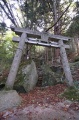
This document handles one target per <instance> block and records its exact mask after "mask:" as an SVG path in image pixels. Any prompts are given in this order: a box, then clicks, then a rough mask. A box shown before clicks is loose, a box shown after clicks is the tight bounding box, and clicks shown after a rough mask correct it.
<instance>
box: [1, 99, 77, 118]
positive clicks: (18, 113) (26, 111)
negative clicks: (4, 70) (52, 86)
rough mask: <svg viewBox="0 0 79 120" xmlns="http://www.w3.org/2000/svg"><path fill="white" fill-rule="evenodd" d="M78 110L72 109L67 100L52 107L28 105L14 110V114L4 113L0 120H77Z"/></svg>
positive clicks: (47, 105)
mask: <svg viewBox="0 0 79 120" xmlns="http://www.w3.org/2000/svg"><path fill="white" fill-rule="evenodd" d="M74 104H77V103H74ZM78 109H79V108H78V107H74V108H73V105H72V103H71V102H70V101H68V100H66V101H64V102H63V103H61V102H58V103H56V104H54V105H49V104H44V105H43V106H41V105H40V104H39V105H38V106H35V105H30V106H28V107H25V108H23V109H18V110H17V109H16V108H14V109H13V111H14V112H13V111H6V112H5V114H4V115H3V117H2V118H1V119H0V120H79V110H78Z"/></svg>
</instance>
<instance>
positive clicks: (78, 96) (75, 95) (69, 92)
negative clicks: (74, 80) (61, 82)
mask: <svg viewBox="0 0 79 120" xmlns="http://www.w3.org/2000/svg"><path fill="white" fill-rule="evenodd" d="M62 96H63V97H66V98H67V99H69V100H74V101H79V90H78V89H76V88H75V87H70V88H67V89H66V90H65V92H64V93H63V94H62Z"/></svg>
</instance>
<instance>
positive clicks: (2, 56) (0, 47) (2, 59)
mask: <svg viewBox="0 0 79 120" xmlns="http://www.w3.org/2000/svg"><path fill="white" fill-rule="evenodd" d="M13 36H14V33H13V32H11V31H7V32H6V33H5V35H0V63H1V64H0V67H1V69H3V68H4V69H5V68H7V67H9V66H10V65H11V62H12V59H13V56H14V52H15V49H16V45H15V44H14V43H13V42H12V37H13Z"/></svg>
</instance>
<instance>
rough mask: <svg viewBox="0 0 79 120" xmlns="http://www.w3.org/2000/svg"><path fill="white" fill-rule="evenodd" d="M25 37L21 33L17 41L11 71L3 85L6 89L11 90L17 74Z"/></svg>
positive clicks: (24, 34)
mask: <svg viewBox="0 0 79 120" xmlns="http://www.w3.org/2000/svg"><path fill="white" fill-rule="evenodd" d="M26 37H27V36H26V33H22V35H21V37H20V40H19V45H18V48H17V51H16V53H15V56H14V60H13V63H12V66H11V69H10V72H9V75H8V78H7V82H6V84H5V88H6V89H13V85H14V82H15V78H16V74H17V71H18V68H19V64H20V61H21V57H22V53H23V49H24V44H25V39H27V38H26Z"/></svg>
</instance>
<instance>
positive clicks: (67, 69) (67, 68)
mask: <svg viewBox="0 0 79 120" xmlns="http://www.w3.org/2000/svg"><path fill="white" fill-rule="evenodd" d="M59 46H60V56H61V60H62V65H63V69H64V73H65V77H66V80H67V83H68V85H69V86H73V85H74V84H73V78H72V74H71V70H70V66H69V63H68V59H67V55H66V50H65V47H64V43H63V40H59Z"/></svg>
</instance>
